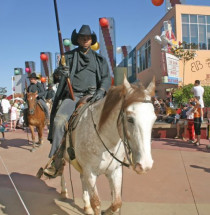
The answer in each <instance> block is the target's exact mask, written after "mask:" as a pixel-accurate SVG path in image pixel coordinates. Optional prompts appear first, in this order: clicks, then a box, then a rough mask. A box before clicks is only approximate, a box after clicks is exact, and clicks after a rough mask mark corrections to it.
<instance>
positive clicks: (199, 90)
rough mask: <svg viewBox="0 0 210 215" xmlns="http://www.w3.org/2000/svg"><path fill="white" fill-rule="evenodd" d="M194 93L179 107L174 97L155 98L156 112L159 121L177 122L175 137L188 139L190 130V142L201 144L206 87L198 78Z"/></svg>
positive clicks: (193, 89)
mask: <svg viewBox="0 0 210 215" xmlns="http://www.w3.org/2000/svg"><path fill="white" fill-rule="evenodd" d="M191 92H192V93H193V95H194V97H193V98H191V99H190V100H189V101H188V103H183V104H181V105H179V106H178V107H175V105H174V104H173V102H172V98H166V99H164V100H163V99H158V98H157V97H154V98H153V104H154V108H155V113H156V115H157V121H158V122H166V123H172V124H176V130H177V134H176V136H175V137H174V138H175V139H179V138H182V139H183V140H184V141H187V138H186V137H187V131H188V132H189V135H188V136H189V142H191V143H194V144H195V145H197V146H198V145H200V139H201V123H202V122H203V118H204V113H203V108H204V102H203V94H204V88H203V87H202V86H201V85H200V81H199V80H196V81H195V83H194V87H193V88H192V91H191ZM181 126H183V127H184V134H183V136H182V137H181V135H180V128H181Z"/></svg>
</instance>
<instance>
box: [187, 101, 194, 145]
mask: <svg viewBox="0 0 210 215" xmlns="http://www.w3.org/2000/svg"><path fill="white" fill-rule="evenodd" d="M194 106H195V102H193V101H190V103H189V109H188V111H187V112H186V115H187V121H188V131H189V142H190V143H194V141H195V129H194V112H193V107H194Z"/></svg>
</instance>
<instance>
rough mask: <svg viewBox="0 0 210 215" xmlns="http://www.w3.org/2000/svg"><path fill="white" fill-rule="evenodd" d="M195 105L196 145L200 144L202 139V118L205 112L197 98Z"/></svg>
mask: <svg viewBox="0 0 210 215" xmlns="http://www.w3.org/2000/svg"><path fill="white" fill-rule="evenodd" d="M192 105H193V112H194V128H195V135H196V136H197V139H196V141H195V142H194V144H195V145H196V146H199V145H200V139H201V118H202V117H203V115H202V114H203V112H202V108H201V105H200V103H199V101H198V100H197V99H195V103H193V104H192Z"/></svg>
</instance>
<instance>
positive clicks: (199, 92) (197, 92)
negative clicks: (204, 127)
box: [191, 80, 204, 121]
mask: <svg viewBox="0 0 210 215" xmlns="http://www.w3.org/2000/svg"><path fill="white" fill-rule="evenodd" d="M191 91H192V92H193V95H194V97H195V98H196V99H197V100H198V101H199V103H200V105H201V111H202V115H203V108H204V102H203V94H204V88H203V87H202V86H201V85H200V81H199V80H195V83H194V87H193V88H192V90H191ZM201 121H203V117H202V118H201Z"/></svg>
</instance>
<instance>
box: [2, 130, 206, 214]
mask: <svg viewBox="0 0 210 215" xmlns="http://www.w3.org/2000/svg"><path fill="white" fill-rule="evenodd" d="M46 136H47V134H46V131H45V141H44V145H43V146H42V147H41V148H38V149H37V150H36V151H35V152H33V153H31V152H30V151H29V150H30V149H31V145H28V140H27V133H26V132H25V131H22V130H16V131H15V132H7V133H6V139H7V140H6V141H4V142H2V141H1V144H0V214H8V215H23V214H27V213H26V210H25V209H24V206H23V204H22V203H21V201H20V198H19V197H18V195H17V193H16V192H15V189H14V187H13V185H12V184H11V182H10V180H9V177H8V174H7V171H9V173H10V176H11V179H12V180H13V182H14V184H15V186H16V188H17V190H18V192H19V194H20V196H21V198H22V200H23V202H24V205H25V207H26V208H27V210H28V211H29V214H31V215H37V214H39V215H52V214H54V215H55V214H58V215H67V214H71V215H78V214H83V213H82V208H83V202H82V199H81V197H82V190H81V183H80V178H79V174H78V173H77V172H76V171H75V170H74V169H73V168H71V170H72V171H71V173H72V180H73V186H74V194H75V198H76V201H75V204H74V203H73V201H72V193H71V186H70V179H69V171H68V166H66V168H65V178H66V182H67V187H68V192H69V198H68V199H67V200H63V199H61V197H60V195H59V192H60V178H56V179H53V180H46V179H42V180H40V179H37V178H36V177H35V175H36V173H37V171H38V169H39V168H40V167H41V166H44V165H45V164H46V162H47V161H48V153H49V150H50V144H49V142H48V141H46ZM29 137H30V135H29ZM201 143H202V145H200V146H199V147H196V146H194V145H192V144H188V143H186V142H183V141H182V140H174V139H154V140H153V142H152V154H153V159H154V167H153V169H152V170H151V171H150V172H148V173H147V174H143V175H137V174H136V173H135V172H134V171H132V170H130V169H127V168H123V175H124V177H123V190H122V198H123V207H122V209H121V215H209V214H210V150H209V151H207V150H206V148H205V146H206V144H208V141H207V140H202V142H201ZM1 160H2V161H1ZM2 162H3V163H4V164H2ZM4 165H5V166H6V168H7V170H6V169H5V167H4ZM97 185H98V190H99V194H100V197H101V201H102V209H105V208H106V207H108V206H109V204H110V200H111V195H110V189H109V186H108V181H107V180H106V178H105V177H104V176H100V177H99V179H98V183H97Z"/></svg>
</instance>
